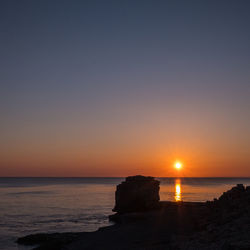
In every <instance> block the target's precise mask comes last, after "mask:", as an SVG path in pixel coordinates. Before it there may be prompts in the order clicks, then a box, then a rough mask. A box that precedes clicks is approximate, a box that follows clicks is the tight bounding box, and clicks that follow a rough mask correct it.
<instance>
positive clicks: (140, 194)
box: [113, 175, 160, 213]
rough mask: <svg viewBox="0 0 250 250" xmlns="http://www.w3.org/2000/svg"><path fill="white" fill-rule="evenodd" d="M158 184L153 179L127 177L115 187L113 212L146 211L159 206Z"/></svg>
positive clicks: (139, 176) (138, 176)
mask: <svg viewBox="0 0 250 250" xmlns="http://www.w3.org/2000/svg"><path fill="white" fill-rule="evenodd" d="M159 190H160V182H159V181H157V180H155V179H154V177H145V176H141V175H136V176H129V177H127V178H126V180H125V181H124V182H122V183H121V184H119V185H117V188H116V193H115V207H114V209H113V211H114V212H118V213H128V212H139V211H147V210H152V209H154V208H157V207H158V205H159V200H160V196H159Z"/></svg>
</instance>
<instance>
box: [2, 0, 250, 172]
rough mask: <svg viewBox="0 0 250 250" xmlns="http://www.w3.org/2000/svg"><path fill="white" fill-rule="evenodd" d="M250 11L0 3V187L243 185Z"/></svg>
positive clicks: (249, 124)
mask: <svg viewBox="0 0 250 250" xmlns="http://www.w3.org/2000/svg"><path fill="white" fill-rule="evenodd" d="M249 12H250V2H249V1H247V0H244V1H243V0H237V1H236V0H235V1H231V0H225V1H224V0H216V1H215V0H202V1H201V0H197V1H194V0H189V1H186V0H185V1H184V0H183V1H179V0H164V1H163V0H151V1H148V0H131V1H130V0H126V1H117V0H114V1H109V0H105V1H103V0H99V1H97V0H89V1H88V0H84V1H82V0H81V1H80V0H67V1H64V0H60V1H57V0H49V1H48V0H37V1H34V0H23V1H20V0H15V1H14V0H3V1H0V176H77V177H78V176H127V175H135V174H143V175H153V176H177V175H181V176H186V177H199V176H200V177H202V176H211V177H213V176H250V174H249V173H250V113H249V110H250V70H249V65H250V46H249V44H250V32H249V27H250V15H249ZM175 161H180V162H182V163H183V168H182V170H181V171H178V173H177V171H176V170H175V169H174V168H173V164H174V162H175Z"/></svg>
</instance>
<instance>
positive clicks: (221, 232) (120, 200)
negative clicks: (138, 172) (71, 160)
mask: <svg viewBox="0 0 250 250" xmlns="http://www.w3.org/2000/svg"><path fill="white" fill-rule="evenodd" d="M129 204H130V205H129ZM114 210H115V211H116V212H117V213H116V214H115V215H112V216H110V219H111V220H113V221H115V222H116V224H115V225H112V226H109V227H105V228H100V229H99V230H97V231H96V232H88V233H87V232H82V233H56V234H36V235H28V236H26V237H22V238H19V239H18V241H17V242H18V243H19V244H24V245H33V246H34V245H36V246H37V247H35V248H34V249H40V250H45V249H46V250H50V249H53V250H59V249H67V250H80V249H92V250H94V249H97V250H99V249H100V250H101V249H102V250H103V249H111V250H112V249H113V250H119V249H123V250H124V249H134V250H135V249H138V250H139V249H140V250H154V249H156V250H160V249H165V250H168V249H169V250H212V249H213V250H217V249H218V250H234V249H235V250H236V249H237V250H250V187H244V186H243V185H242V184H238V185H237V186H235V187H233V188H232V189H231V190H229V191H227V192H225V193H223V194H222V196H221V197H220V198H219V199H214V200H213V201H208V202H160V201H159V182H158V181H157V180H155V179H154V178H152V177H142V176H136V177H128V178H127V179H126V181H125V182H123V183H122V184H120V185H118V187H117V191H116V205H115V208H114Z"/></svg>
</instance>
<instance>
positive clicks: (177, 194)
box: [174, 179, 181, 201]
mask: <svg viewBox="0 0 250 250" xmlns="http://www.w3.org/2000/svg"><path fill="white" fill-rule="evenodd" d="M174 199H175V201H181V180H180V179H177V180H176V181H175V195H174Z"/></svg>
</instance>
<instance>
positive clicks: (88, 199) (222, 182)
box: [0, 177, 250, 250]
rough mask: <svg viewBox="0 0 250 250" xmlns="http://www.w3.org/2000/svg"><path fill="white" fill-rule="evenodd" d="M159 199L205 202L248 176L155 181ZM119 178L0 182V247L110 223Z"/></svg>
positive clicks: (11, 249)
mask: <svg viewBox="0 0 250 250" xmlns="http://www.w3.org/2000/svg"><path fill="white" fill-rule="evenodd" d="M157 179H158V180H160V183H161V184H160V199H161V200H162V201H164V200H170V201H180V200H182V201H207V200H213V199H214V198H218V197H219V196H220V195H221V194H222V193H223V192H225V191H227V190H228V189H230V188H231V187H233V186H234V185H236V184H240V183H241V184H244V185H250V178H157ZM122 181H124V178H108V177H107V178H0V249H1V250H17V249H19V250H28V249H31V247H24V246H19V245H17V244H16V243H15V241H16V240H17V238H18V237H21V236H25V235H28V234H34V233H48V232H50V233H53V232H82V231H85V232H87V231H95V230H97V229H98V228H99V227H104V226H108V225H111V223H110V222H109V220H108V215H110V214H112V213H113V212H112V208H113V207H114V203H115V190H116V185H118V184H119V183H121V182H122Z"/></svg>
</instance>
